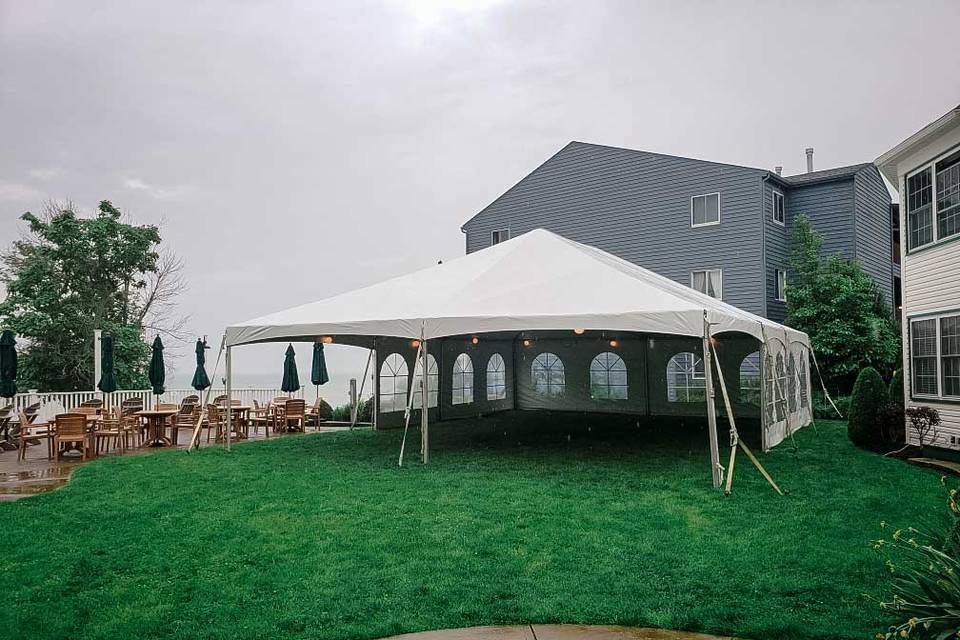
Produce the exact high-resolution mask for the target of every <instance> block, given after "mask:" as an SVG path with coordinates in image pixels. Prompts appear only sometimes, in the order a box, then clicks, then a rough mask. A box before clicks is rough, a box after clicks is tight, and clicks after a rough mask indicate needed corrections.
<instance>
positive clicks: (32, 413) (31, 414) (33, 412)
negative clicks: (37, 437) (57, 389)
mask: <svg viewBox="0 0 960 640" xmlns="http://www.w3.org/2000/svg"><path fill="white" fill-rule="evenodd" d="M42 405H43V403H42V402H34V403H33V404H31V405H30V406H29V407H27V408H26V409H24V410H23V413H24V414H25V415H26V416H27V421H28V423H33V421H34V420H35V419H36V418H37V413H39V411H40V407H41V406H42Z"/></svg>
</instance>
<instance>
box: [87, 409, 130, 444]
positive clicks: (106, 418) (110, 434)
mask: <svg viewBox="0 0 960 640" xmlns="http://www.w3.org/2000/svg"><path fill="white" fill-rule="evenodd" d="M91 435H92V437H93V442H94V452H95V453H96V454H97V455H99V454H100V451H101V445H103V452H104V453H109V452H110V444H111V442H112V443H113V449H114V451H116V450H117V449H120V450H121V451H123V450H125V449H126V438H125V437H124V435H125V434H124V431H123V427H122V426H121V420H120V411H119V409H116V408H114V409H107V410H106V411H105V412H104V414H103V418H102V419H101V420H100V423H99V424H98V425H97V426H96V428H95V429H94V430H93V432H92V433H91Z"/></svg>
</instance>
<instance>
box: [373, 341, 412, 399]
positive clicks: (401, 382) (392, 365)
mask: <svg viewBox="0 0 960 640" xmlns="http://www.w3.org/2000/svg"><path fill="white" fill-rule="evenodd" d="M409 374H410V369H409V368H408V367H407V362H406V360H404V359H403V356H401V355H400V354H399V353H391V354H390V355H388V356H387V357H386V358H385V359H384V361H383V364H382V365H381V366H380V380H379V382H380V413H391V412H394V411H404V410H405V409H406V408H407V379H408V377H409Z"/></svg>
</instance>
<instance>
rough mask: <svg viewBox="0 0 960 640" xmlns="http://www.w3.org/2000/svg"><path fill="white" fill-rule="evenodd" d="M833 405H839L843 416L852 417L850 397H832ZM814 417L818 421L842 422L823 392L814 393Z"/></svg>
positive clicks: (838, 407)
mask: <svg viewBox="0 0 960 640" xmlns="http://www.w3.org/2000/svg"><path fill="white" fill-rule="evenodd" d="M830 397H831V398H833V403H834V404H835V405H837V409H839V410H840V413H841V415H842V416H843V417H844V418H846V417H847V416H848V415H850V396H830ZM813 417H814V418H815V419H817V420H840V419H841V418H840V416H838V415H837V412H836V410H835V409H834V408H833V405H831V404H830V401H829V400H827V398H826V396H824V395H823V392H822V391H819V392H814V395H813Z"/></svg>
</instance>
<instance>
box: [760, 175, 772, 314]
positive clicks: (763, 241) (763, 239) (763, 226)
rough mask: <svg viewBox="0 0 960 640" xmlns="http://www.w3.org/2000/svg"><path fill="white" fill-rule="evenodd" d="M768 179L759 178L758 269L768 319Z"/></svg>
mask: <svg viewBox="0 0 960 640" xmlns="http://www.w3.org/2000/svg"><path fill="white" fill-rule="evenodd" d="M769 179H770V173H769V172H766V173H764V174H763V177H761V178H760V269H761V272H762V276H761V279H760V280H761V282H762V283H763V286H762V289H761V294H762V295H763V298H762V299H763V314H762V315H763V317H764V318H769V317H770V316H769V310H768V309H767V271H768V270H767V214H766V212H765V211H764V207H765V206H766V201H765V198H764V190H765V186H766V184H767V180H769Z"/></svg>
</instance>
